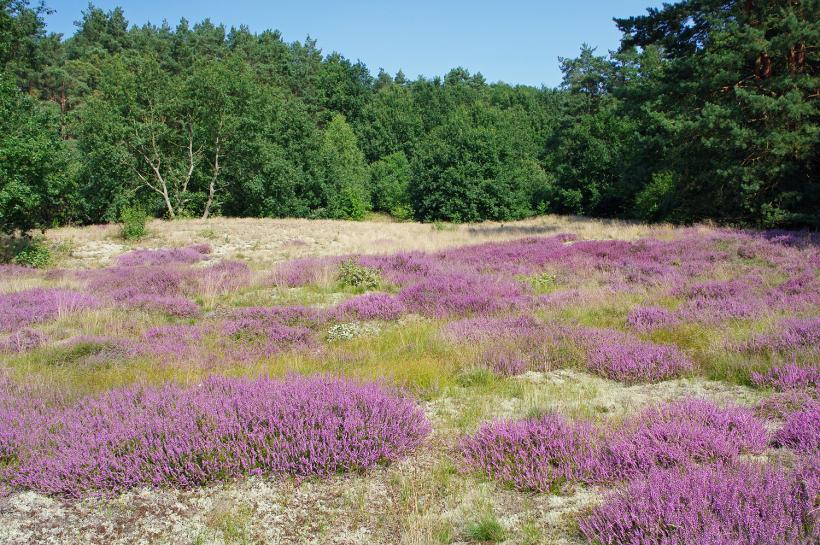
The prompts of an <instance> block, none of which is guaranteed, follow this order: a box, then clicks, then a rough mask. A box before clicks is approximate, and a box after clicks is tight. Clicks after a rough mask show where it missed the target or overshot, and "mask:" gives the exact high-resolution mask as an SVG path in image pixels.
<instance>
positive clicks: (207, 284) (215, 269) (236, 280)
mask: <svg viewBox="0 0 820 545" xmlns="http://www.w3.org/2000/svg"><path fill="white" fill-rule="evenodd" d="M190 276H191V280H192V281H193V282H194V283H195V284H196V290H195V291H197V292H208V293H214V294H218V293H227V292H230V291H233V290H236V289H238V288H241V287H243V286H246V285H248V284H249V283H250V281H251V268H250V267H248V264H247V263H245V262H244V261H228V260H225V261H220V262H218V263H214V264H213V265H209V266H207V267H203V268H198V269H193V270H192V271H191V274H190Z"/></svg>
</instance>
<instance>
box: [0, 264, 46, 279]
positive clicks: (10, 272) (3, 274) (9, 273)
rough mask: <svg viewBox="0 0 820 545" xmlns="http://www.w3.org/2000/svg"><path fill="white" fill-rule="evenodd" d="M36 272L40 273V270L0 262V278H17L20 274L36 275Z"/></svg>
mask: <svg viewBox="0 0 820 545" xmlns="http://www.w3.org/2000/svg"><path fill="white" fill-rule="evenodd" d="M38 274H40V271H39V270H38V269H35V268H34V267H25V266H23V265H10V264H0V279H7V278H19V277H21V276H37V275H38Z"/></svg>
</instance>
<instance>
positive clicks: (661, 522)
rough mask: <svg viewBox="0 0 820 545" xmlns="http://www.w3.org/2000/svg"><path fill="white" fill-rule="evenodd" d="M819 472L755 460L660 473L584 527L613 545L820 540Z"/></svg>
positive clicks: (614, 498) (797, 544)
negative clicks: (819, 509)
mask: <svg viewBox="0 0 820 545" xmlns="http://www.w3.org/2000/svg"><path fill="white" fill-rule="evenodd" d="M807 473H810V474H807ZM817 473H818V468H816V467H814V468H807V469H805V470H802V471H798V472H793V473H790V472H786V471H784V470H782V469H779V468H775V467H772V466H767V465H764V466H759V465H755V464H737V465H716V466H706V467H689V468H686V469H674V470H653V471H651V472H650V473H649V475H648V476H647V477H646V478H643V479H637V480H635V481H633V482H631V483H630V484H629V486H628V487H627V488H626V489H624V490H619V491H616V492H614V493H612V494H610V495H609V496H608V497H607V498H605V500H604V503H603V504H602V505H600V506H598V507H596V508H594V509H593V510H592V511H591V512H590V513H588V514H586V515H583V516H582V517H581V518H580V521H579V527H580V530H581V533H582V534H583V535H584V536H585V537H586V538H587V539H588V540H589V541H590V542H592V543H601V544H611V545H615V544H618V545H694V544H704V545H705V544H709V545H740V544H743V545H774V544H778V545H809V544H811V543H817V539H818V538H820V527H819V526H818V523H817V515H816V501H817V497H818V494H820V487H818V480H819V479H818V476H817Z"/></svg>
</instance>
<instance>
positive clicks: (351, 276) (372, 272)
mask: <svg viewBox="0 0 820 545" xmlns="http://www.w3.org/2000/svg"><path fill="white" fill-rule="evenodd" d="M336 280H337V281H338V282H339V284H340V285H342V286H343V287H346V288H353V289H355V290H360V291H367V290H375V289H378V288H379V286H381V284H382V276H381V273H380V272H379V271H378V270H377V269H371V268H370V267H365V266H364V265H359V264H358V263H356V262H355V261H354V260H353V259H348V260H347V261H344V262H342V264H341V265H339V272H338V273H337V274H336Z"/></svg>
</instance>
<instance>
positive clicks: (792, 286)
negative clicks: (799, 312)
mask: <svg viewBox="0 0 820 545" xmlns="http://www.w3.org/2000/svg"><path fill="white" fill-rule="evenodd" d="M767 303H768V304H769V305H770V306H772V307H775V308H780V309H784V310H795V309H803V308H806V307H811V306H817V305H820V279H818V278H817V276H816V275H815V274H811V273H808V274H800V275H797V276H793V277H791V278H789V279H788V280H786V281H785V282H783V283H782V284H780V285H779V286H777V287H776V288H774V289H773V290H771V291H770V292H769V293H768V294H767Z"/></svg>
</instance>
